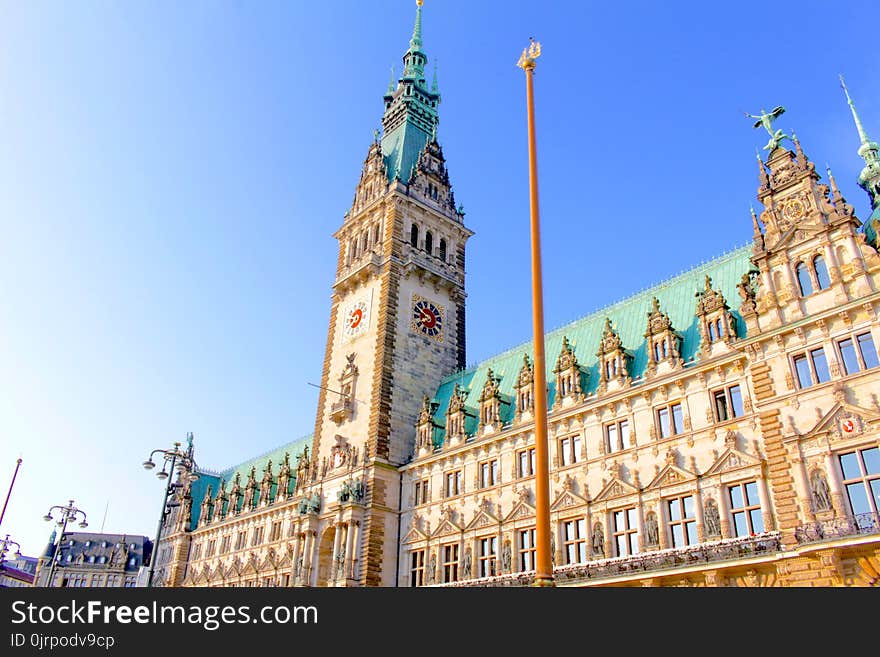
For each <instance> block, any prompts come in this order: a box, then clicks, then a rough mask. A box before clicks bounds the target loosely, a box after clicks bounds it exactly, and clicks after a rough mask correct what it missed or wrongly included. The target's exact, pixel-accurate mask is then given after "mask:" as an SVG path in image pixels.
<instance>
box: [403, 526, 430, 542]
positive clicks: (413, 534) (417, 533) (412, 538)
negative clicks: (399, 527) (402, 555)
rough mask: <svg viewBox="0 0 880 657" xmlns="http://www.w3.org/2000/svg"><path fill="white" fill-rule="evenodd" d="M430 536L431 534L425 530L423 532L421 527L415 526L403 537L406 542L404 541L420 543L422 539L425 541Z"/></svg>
mask: <svg viewBox="0 0 880 657" xmlns="http://www.w3.org/2000/svg"><path fill="white" fill-rule="evenodd" d="M428 538H429V535H428V534H426V533H425V532H423V531H422V530H421V529H419V528H418V527H413V528H412V529H410V530H409V531H408V532H407V533H406V536H404V538H403V542H404V543H407V544H409V543H419V542H421V541H425V540H427V539H428Z"/></svg>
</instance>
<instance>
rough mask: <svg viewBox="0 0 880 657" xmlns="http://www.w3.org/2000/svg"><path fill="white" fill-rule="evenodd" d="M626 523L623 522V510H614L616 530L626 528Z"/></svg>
mask: <svg viewBox="0 0 880 657" xmlns="http://www.w3.org/2000/svg"><path fill="white" fill-rule="evenodd" d="M625 527H626V525H625V524H624V522H623V511H615V512H614V530H615V531H618V532H619V531H621V530H622V529H624V528H625Z"/></svg>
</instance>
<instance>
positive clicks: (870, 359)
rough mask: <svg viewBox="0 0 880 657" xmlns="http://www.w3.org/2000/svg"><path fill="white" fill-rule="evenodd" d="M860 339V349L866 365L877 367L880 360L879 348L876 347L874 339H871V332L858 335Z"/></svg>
mask: <svg viewBox="0 0 880 657" xmlns="http://www.w3.org/2000/svg"><path fill="white" fill-rule="evenodd" d="M856 340H858V341H859V349H860V350H861V352H862V360H863V361H865V367H877V366H878V365H880V361H878V360H877V349H876V348H875V347H874V341H873V340H872V339H871V334H870V333H862V334H861V335H859V336H857V337H856Z"/></svg>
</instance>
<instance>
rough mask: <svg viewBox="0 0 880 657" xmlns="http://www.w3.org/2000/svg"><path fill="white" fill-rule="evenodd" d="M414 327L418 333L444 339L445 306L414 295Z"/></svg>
mask: <svg viewBox="0 0 880 657" xmlns="http://www.w3.org/2000/svg"><path fill="white" fill-rule="evenodd" d="M412 328H413V330H414V331H416V332H417V333H421V334H422V335H424V336H427V337H429V338H433V339H434V340H442V339H443V306H438V305H437V304H435V303H433V302H431V301H428V300H427V299H423V298H422V297H419V296H415V295H414V296H413V306H412Z"/></svg>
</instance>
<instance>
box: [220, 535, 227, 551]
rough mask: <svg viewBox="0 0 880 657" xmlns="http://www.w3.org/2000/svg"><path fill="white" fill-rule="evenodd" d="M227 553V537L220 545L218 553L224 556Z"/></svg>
mask: <svg viewBox="0 0 880 657" xmlns="http://www.w3.org/2000/svg"><path fill="white" fill-rule="evenodd" d="M227 552H229V536H224V537H223V540H222V541H221V543H220V553H221V554H226V553H227Z"/></svg>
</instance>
